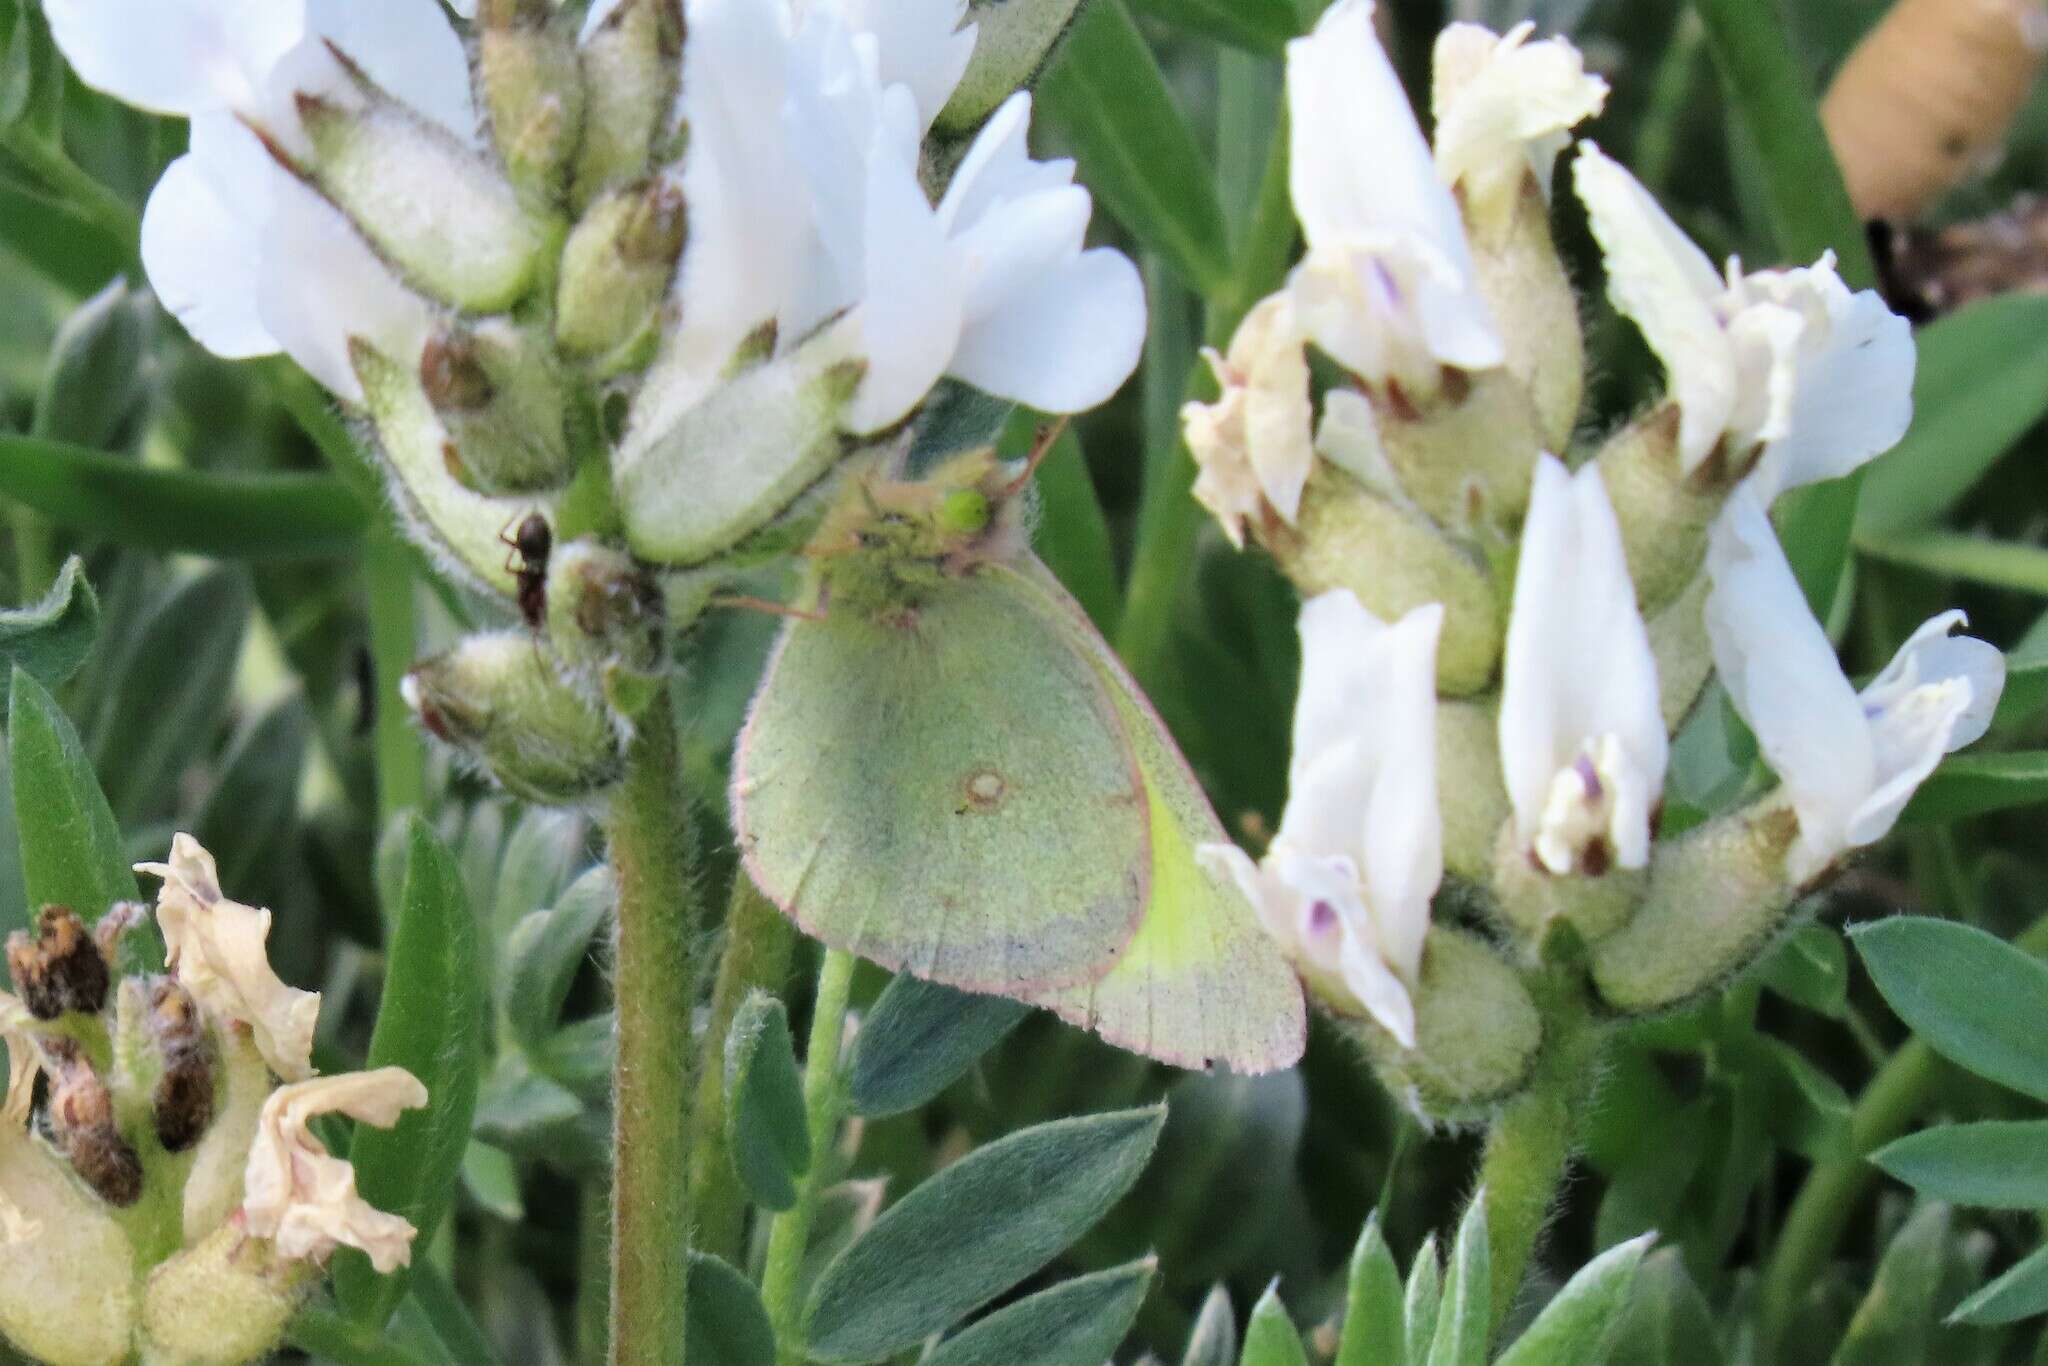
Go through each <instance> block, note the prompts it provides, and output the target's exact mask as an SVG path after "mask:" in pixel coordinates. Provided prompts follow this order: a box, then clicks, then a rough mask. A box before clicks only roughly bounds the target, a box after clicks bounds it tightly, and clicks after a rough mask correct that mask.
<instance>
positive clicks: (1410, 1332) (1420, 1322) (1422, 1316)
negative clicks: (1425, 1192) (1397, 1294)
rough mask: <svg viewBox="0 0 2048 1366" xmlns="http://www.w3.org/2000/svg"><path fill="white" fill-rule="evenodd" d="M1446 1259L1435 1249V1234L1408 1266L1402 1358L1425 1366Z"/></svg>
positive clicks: (1403, 1296) (1419, 1365)
mask: <svg viewBox="0 0 2048 1366" xmlns="http://www.w3.org/2000/svg"><path fill="white" fill-rule="evenodd" d="M1443 1274H1444V1273H1443V1262H1442V1260H1441V1258H1440V1256H1439V1254H1438V1253H1437V1250H1436V1235H1435V1234H1434V1233H1432V1234H1430V1235H1429V1236H1428V1237H1427V1238H1425V1239H1423V1240H1422V1247H1421V1248H1420V1249H1419V1250H1418V1251H1417V1252H1416V1254H1415V1264H1414V1265H1413V1266H1411V1267H1409V1268H1408V1285H1407V1288H1406V1290H1405V1291H1404V1292H1403V1294H1402V1297H1401V1303H1402V1318H1403V1320H1404V1321H1405V1322H1406V1324H1407V1350H1406V1351H1404V1352H1403V1353H1402V1359H1403V1360H1404V1361H1409V1362H1413V1363H1415V1366H1422V1363H1423V1362H1425V1361H1427V1360H1428V1359H1429V1346H1430V1340H1431V1339H1432V1338H1434V1337H1435V1336H1436V1320H1437V1313H1438V1311H1439V1310H1440V1309H1441V1308H1442V1306H1443V1298H1444V1285H1443Z"/></svg>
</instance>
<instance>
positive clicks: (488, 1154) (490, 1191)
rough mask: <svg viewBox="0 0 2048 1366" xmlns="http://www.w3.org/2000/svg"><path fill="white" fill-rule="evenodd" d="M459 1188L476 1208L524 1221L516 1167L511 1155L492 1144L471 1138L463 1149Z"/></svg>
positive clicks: (505, 1219)
mask: <svg viewBox="0 0 2048 1366" xmlns="http://www.w3.org/2000/svg"><path fill="white" fill-rule="evenodd" d="M462 1188H463V1189H464V1190H466V1191H468V1192H469V1198H470V1199H471V1200H474V1201H475V1202H476V1204H477V1206H478V1208H480V1209H482V1210H483V1211H484V1212H485V1213H486V1214H490V1215H494V1216H496V1217H497V1218H499V1219H503V1220H504V1221H505V1222H506V1223H508V1224H521V1223H524V1222H526V1199H525V1197H524V1196H523V1195H522V1194H521V1193H520V1190H519V1167H518V1164H516V1163H515V1162H513V1160H512V1154H510V1153H508V1152H506V1151H505V1150H504V1149H503V1148H500V1147H497V1146H496V1145H494V1144H490V1143H484V1142H482V1141H480V1140H477V1139H471V1140H470V1144H469V1146H468V1147H467V1148H465V1149H463V1152H462Z"/></svg>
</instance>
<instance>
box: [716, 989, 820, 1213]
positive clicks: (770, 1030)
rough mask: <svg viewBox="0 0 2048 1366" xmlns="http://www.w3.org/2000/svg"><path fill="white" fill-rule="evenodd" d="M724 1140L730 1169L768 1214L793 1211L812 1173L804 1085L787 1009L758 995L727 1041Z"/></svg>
mask: <svg viewBox="0 0 2048 1366" xmlns="http://www.w3.org/2000/svg"><path fill="white" fill-rule="evenodd" d="M725 1137H726V1143H727V1145H728V1147H729V1148H730V1150H731V1152H732V1164H733V1167H734V1168H735V1169H736V1170H737V1171H738V1172H739V1175H740V1179H741V1180H742V1181H744V1182H745V1183H746V1186H747V1189H748V1190H749V1191H751V1192H752V1193H753V1196H754V1199H755V1200H756V1201H757V1202H758V1203H759V1204H761V1205H762V1206H764V1207H765V1208H768V1209H773V1210H784V1209H788V1208H789V1207H790V1206H791V1205H793V1204H795V1203H796V1182H797V1178H798V1177H801V1176H802V1175H803V1174H804V1173H805V1172H808V1171H809V1170H810V1169H811V1133H810V1129H809V1127H808V1125H807V1123H806V1119H805V1114H804V1083H803V1077H802V1075H801V1074H800V1073H799V1072H798V1071H797V1066H796V1046H795V1045H794V1044H793V1043H792V1042H791V1041H790V1037H789V1015H788V1014H787V1012H785V1011H784V1010H783V1008H782V1002H780V1001H778V1000H776V999H775V998H774V997H773V996H770V995H769V994H768V993H767V992H765V991H757V992H755V993H754V994H753V995H751V996H749V997H747V999H746V1000H745V1001H743V1002H741V1004H740V1008H739V1011H738V1013H737V1014H735V1015H734V1016H733V1021H732V1030H731V1032H730V1033H728V1034H727V1035H726V1036H725Z"/></svg>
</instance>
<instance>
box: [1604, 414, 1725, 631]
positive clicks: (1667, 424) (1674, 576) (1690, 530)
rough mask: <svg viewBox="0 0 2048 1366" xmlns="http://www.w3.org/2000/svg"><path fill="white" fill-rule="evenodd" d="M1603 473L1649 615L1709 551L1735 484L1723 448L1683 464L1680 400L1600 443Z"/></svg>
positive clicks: (1639, 594) (1690, 578) (1679, 588)
mask: <svg viewBox="0 0 2048 1366" xmlns="http://www.w3.org/2000/svg"><path fill="white" fill-rule="evenodd" d="M1598 459H1599V461H1600V479H1601V482H1603V483H1605V484H1606V485H1607V497H1608V499H1609V500H1610V501H1611V502H1613V504H1614V516H1615V519H1616V520H1617V521H1619V522H1620V523H1621V543H1622V548H1623V550H1624V551H1625V552H1626V553H1627V555H1628V572H1629V577H1630V578H1632V579H1634V580H1635V582H1636V602H1637V604H1638V605H1639V606H1640V607H1641V608H1642V611H1643V616H1644V617H1645V618H1646V619H1648V618H1651V617H1654V616H1655V615H1656V614H1657V613H1658V612H1660V611H1662V610H1663V609H1664V608H1665V607H1666V606H1668V605H1669V604H1670V603H1671V601H1672V600H1673V599H1675V598H1676V597H1678V595H1679V594H1680V593H1682V592H1684V591H1685V589H1686V587H1687V586H1688V585H1689V584H1691V583H1692V581H1693V579H1694V578H1695V576H1697V575H1698V574H1699V572H1700V566H1701V565H1702V564H1704V563H1706V558H1707V528H1708V527H1710V526H1712V525H1713V522H1714V518H1715V517H1716V516H1717V515H1718V514H1719V513H1720V511H1721V505H1722V504H1723V503H1725V502H1726V501H1727V500H1728V494H1729V492H1730V490H1732V489H1733V488H1734V487H1735V485H1734V482H1733V481H1731V480H1729V479H1728V478H1727V477H1726V468H1725V466H1724V464H1723V463H1722V460H1721V457H1720V454H1719V453H1718V452H1716V453H1715V454H1714V455H1710V456H1708V457H1707V461H1706V463H1705V464H1703V465H1701V466H1700V467H1699V468H1698V469H1697V470H1694V471H1693V472H1692V473H1691V474H1686V473H1684V472H1683V471H1681V470H1680V469H1679V467H1678V405H1677V404H1675V403H1672V402H1669V401H1666V402H1663V403H1660V404H1658V405H1657V406H1656V407H1654V408H1652V409H1650V410H1649V411H1648V412H1646V413H1644V414H1643V415H1641V416H1640V417H1638V418H1636V419H1635V421H1633V422H1631V423H1629V424H1628V425H1627V426H1625V427H1623V428H1622V429H1621V430H1620V431H1618V432H1616V433H1615V434H1614V435H1613V436H1611V437H1609V438H1608V439H1607V443H1606V444H1605V445H1603V446H1602V447H1601V448H1600V454H1599V457H1598Z"/></svg>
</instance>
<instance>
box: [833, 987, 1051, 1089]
mask: <svg viewBox="0 0 2048 1366" xmlns="http://www.w3.org/2000/svg"><path fill="white" fill-rule="evenodd" d="M1030 1013H1031V1007H1030V1006H1028V1005H1025V1004H1023V1003H1022V1002H1019V1001H1012V1000H1010V999H1008V998H1007V997H1002V996H976V995H973V994H972V993H969V992H965V991H959V990H956V989H955V988H953V987H949V986H943V985H941V984H940V983H937V982H927V981H925V980H924V979H922V978H919V977H912V976H911V975H910V974H909V973H907V972H905V973H899V974H897V976H896V978H895V980H894V981H892V982H890V983H889V985H888V987H887V988H885V989H884V990H883V992H882V995H881V997H880V998H879V999H878V1000H876V1002H875V1006H874V1009H873V1010H870V1011H869V1012H868V1014H867V1018H866V1019H865V1020H863V1021H862V1022H861V1028H860V1033H859V1034H858V1035H856V1036H855V1039H854V1051H853V1066H852V1068H851V1070H850V1073H849V1080H848V1083H847V1092H848V1098H849V1103H850V1105H851V1108H852V1112H853V1113H854V1114H856V1115H866V1116H868V1117H869V1118H880V1117H882V1116H884V1115H894V1114H901V1113H902V1112H903V1111H905V1110H914V1109H916V1108H917V1107H918V1106H920V1105H922V1104H924V1103H925V1102H926V1101H928V1100H930V1099H932V1097H934V1096H936V1095H938V1094H939V1093H940V1092H941V1091H943V1090H945V1089H946V1088H947V1087H948V1086H951V1085H952V1084H953V1083H954V1081H956V1080H958V1078H959V1077H960V1074H961V1073H963V1072H965V1071H966V1070H967V1069H968V1068H970V1067H972V1066H974V1064H975V1063H976V1062H977V1061H979V1060H980V1059H981V1056H982V1055H983V1054H985V1053H987V1052H988V1051H989V1050H990V1049H991V1048H994V1047H995V1046H996V1045H997V1044H999V1043H1001V1042H1002V1041H1003V1040H1004V1038H1006V1037H1007V1036H1008V1035H1009V1033H1010V1031H1011V1030H1013V1029H1015V1028H1016V1027H1017V1025H1018V1023H1019V1022H1020V1021H1022V1020H1023V1018H1024V1017H1025V1016H1026V1015H1029V1014H1030Z"/></svg>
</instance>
